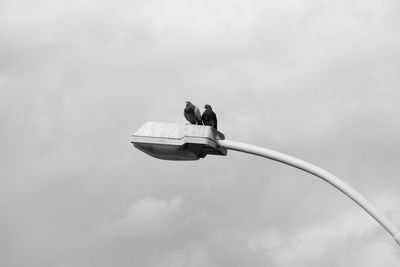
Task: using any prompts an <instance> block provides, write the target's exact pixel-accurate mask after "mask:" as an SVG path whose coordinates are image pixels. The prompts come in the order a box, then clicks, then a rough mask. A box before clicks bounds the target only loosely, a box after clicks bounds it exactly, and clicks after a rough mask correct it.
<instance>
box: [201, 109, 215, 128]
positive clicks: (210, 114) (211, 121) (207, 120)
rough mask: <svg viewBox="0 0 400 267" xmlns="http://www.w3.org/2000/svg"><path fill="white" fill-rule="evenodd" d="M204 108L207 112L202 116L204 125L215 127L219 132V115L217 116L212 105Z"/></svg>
mask: <svg viewBox="0 0 400 267" xmlns="http://www.w3.org/2000/svg"><path fill="white" fill-rule="evenodd" d="M204 108H205V109H206V110H205V111H204V112H203V115H201V120H202V121H203V124H204V125H208V126H211V127H214V128H215V130H217V129H218V128H217V115H215V112H214V111H213V110H212V108H211V106H210V105H208V104H207V105H205V106H204Z"/></svg>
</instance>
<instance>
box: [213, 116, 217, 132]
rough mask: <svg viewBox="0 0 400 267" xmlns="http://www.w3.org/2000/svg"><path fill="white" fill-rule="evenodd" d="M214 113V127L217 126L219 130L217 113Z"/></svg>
mask: <svg viewBox="0 0 400 267" xmlns="http://www.w3.org/2000/svg"><path fill="white" fill-rule="evenodd" d="M213 115H214V128H215V130H218V127H217V115H216V114H215V113H214V114H213Z"/></svg>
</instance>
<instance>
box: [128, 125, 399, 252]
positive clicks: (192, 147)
mask: <svg viewBox="0 0 400 267" xmlns="http://www.w3.org/2000/svg"><path fill="white" fill-rule="evenodd" d="M131 143H132V144H133V145H134V146H135V147H136V148H138V149H140V150H142V151H143V152H145V153H147V154H149V155H150V156H153V157H156V158H159V159H166V160H198V159H200V158H204V157H205V156H206V155H208V154H212V155H222V156H226V155H227V150H228V149H230V150H235V151H240V152H245V153H248V154H253V155H257V156H261V157H264V158H268V159H271V160H275V161H278V162H281V163H284V164H286V165H289V166H292V167H295V168H297V169H300V170H303V171H305V172H308V173H310V174H312V175H314V176H316V177H318V178H321V179H323V180H325V181H326V182H328V183H329V184H331V185H332V186H334V187H336V188H337V189H338V190H340V191H341V192H342V193H344V194H345V195H346V196H348V197H349V198H350V199H352V200H353V201H354V202H356V203H357V204H358V205H359V206H360V207H361V208H363V209H364V210H365V211H366V212H367V213H368V214H369V215H371V216H372V217H373V218H374V219H375V220H376V221H377V222H378V223H379V224H380V225H381V226H382V227H383V228H384V229H385V230H386V231H387V232H388V233H389V234H390V235H391V236H392V237H393V238H394V240H395V241H396V242H397V244H399V245H400V232H399V230H398V229H397V228H396V227H395V225H394V224H393V223H391V222H390V221H389V219H388V218H386V217H385V216H384V215H382V214H380V213H379V212H378V211H377V210H376V209H375V208H374V207H373V206H372V204H371V203H370V202H369V201H368V200H367V199H365V198H364V197H363V196H362V195H361V194H360V193H358V192H357V191H356V190H355V189H353V188H352V187H351V186H349V185H348V184H346V183H345V182H343V181H342V180H341V179H339V178H338V177H336V176H334V175H333V174H331V173H329V172H327V171H325V170H323V169H321V168H319V167H317V166H315V165H313V164H311V163H308V162H306V161H303V160H300V159H297V158H294V157H292V156H289V155H286V154H283V153H280V152H276V151H273V150H270V149H266V148H263V147H259V146H254V145H249V144H244V143H240V142H235V141H229V140H225V136H224V135H223V134H222V133H221V132H218V131H217V130H215V129H214V128H212V127H210V126H200V125H185V124H175V123H161V122H147V123H145V124H144V125H143V126H142V127H141V128H140V129H139V130H138V131H136V132H135V133H134V134H133V135H132V141H131Z"/></svg>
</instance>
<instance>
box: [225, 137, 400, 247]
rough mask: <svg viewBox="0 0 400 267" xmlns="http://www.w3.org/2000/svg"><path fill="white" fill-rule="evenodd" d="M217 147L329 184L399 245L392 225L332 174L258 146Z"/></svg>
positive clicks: (231, 143)
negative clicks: (284, 167)
mask: <svg viewBox="0 0 400 267" xmlns="http://www.w3.org/2000/svg"><path fill="white" fill-rule="evenodd" d="M218 143H219V145H220V146H222V147H224V148H227V149H231V150H236V151H240V152H245V153H249V154H253V155H257V156H261V157H264V158H268V159H271V160H275V161H279V162H281V163H284V164H286V165H289V166H292V167H295V168H297V169H300V170H303V171H305V172H308V173H310V174H312V175H315V176H317V177H319V178H321V179H323V180H325V181H326V182H328V183H330V184H331V185H333V186H334V187H336V188H337V189H339V190H340V191H342V192H343V193H344V194H345V195H346V196H348V197H349V198H351V199H352V200H353V201H355V202H356V203H357V204H358V205H359V206H360V207H361V208H363V209H364V210H365V211H366V212H367V213H368V214H369V215H371V216H372V217H373V218H374V219H375V220H376V221H377V222H378V223H379V224H380V225H382V226H383V228H385V230H386V231H387V232H388V233H389V234H390V235H391V236H392V237H393V238H394V240H395V241H396V242H397V244H399V245H400V232H399V230H398V229H397V228H396V227H395V226H394V224H392V223H391V222H390V221H389V220H388V219H387V218H386V217H385V216H383V215H382V214H380V213H379V212H378V211H377V210H376V209H375V208H374V207H373V206H372V204H371V203H370V202H369V201H368V200H366V199H365V198H364V197H363V196H362V195H361V194H360V193H358V192H357V191H356V190H355V189H353V188H352V187H351V186H349V185H348V184H346V183H345V182H343V181H342V180H340V179H339V178H337V177H336V176H334V175H333V174H331V173H329V172H327V171H325V170H323V169H321V168H319V167H317V166H315V165H313V164H311V163H308V162H306V161H303V160H300V159H297V158H294V157H292V156H289V155H286V154H283V153H280V152H276V151H273V150H270V149H266V148H263V147H259V146H254V145H249V144H244V143H240V142H235V141H229V140H219V141H218Z"/></svg>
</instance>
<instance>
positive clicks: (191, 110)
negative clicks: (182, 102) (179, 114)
mask: <svg viewBox="0 0 400 267" xmlns="http://www.w3.org/2000/svg"><path fill="white" fill-rule="evenodd" d="M183 115H185V118H186V119H187V120H188V121H189V122H190V123H191V124H200V125H202V123H201V113H200V109H199V108H198V107H196V106H195V105H193V104H192V103H190V101H186V107H185V109H184V111H183Z"/></svg>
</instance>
